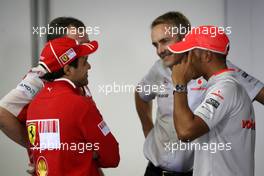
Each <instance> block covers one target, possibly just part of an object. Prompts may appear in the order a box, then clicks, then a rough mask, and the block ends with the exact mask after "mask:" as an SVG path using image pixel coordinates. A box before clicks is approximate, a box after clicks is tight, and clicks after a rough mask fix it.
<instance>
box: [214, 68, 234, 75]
mask: <svg viewBox="0 0 264 176" xmlns="http://www.w3.org/2000/svg"><path fill="white" fill-rule="evenodd" d="M230 71H236V69H234V68H226V69H223V70H220V71H218V72H216V73H214V74H213V76H217V75H220V74H222V73H225V72H230Z"/></svg>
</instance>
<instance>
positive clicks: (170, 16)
mask: <svg viewBox="0 0 264 176" xmlns="http://www.w3.org/2000/svg"><path fill="white" fill-rule="evenodd" d="M159 24H168V25H173V27H178V28H180V26H181V27H182V28H185V29H186V33H187V32H188V31H189V30H190V29H191V23H190V21H189V20H188V18H187V17H186V16H184V15H183V14H182V13H181V12H175V11H171V12H167V13H165V14H163V15H160V16H158V17H157V18H156V19H155V20H154V21H153V22H152V23H151V29H153V28H154V27H155V26H157V25H159ZM186 33H185V34H186ZM185 34H184V35H185ZM181 37H183V36H181Z"/></svg>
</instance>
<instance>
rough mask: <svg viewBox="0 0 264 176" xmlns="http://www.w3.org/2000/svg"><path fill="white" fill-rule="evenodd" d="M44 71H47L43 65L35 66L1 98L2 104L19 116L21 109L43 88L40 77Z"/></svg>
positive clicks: (0, 102) (0, 104)
mask: <svg viewBox="0 0 264 176" xmlns="http://www.w3.org/2000/svg"><path fill="white" fill-rule="evenodd" d="M44 73H46V71H45V70H44V68H42V67H41V66H37V67H35V68H33V69H32V70H31V71H30V72H29V73H28V74H27V75H26V76H25V77H24V79H23V80H22V81H21V82H20V83H19V84H18V85H17V87H16V88H15V89H13V90H11V91H10V92H9V93H8V94H6V95H5V96H4V97H3V98H2V99H1V100H0V106H1V107H3V108H5V109H6V110H8V111H9V112H10V113H12V114H13V115H14V116H16V117H17V116H18V114H19V113H20V112H21V110H22V109H23V108H24V107H25V106H26V105H27V104H28V103H29V102H30V101H31V100H32V99H33V97H34V96H35V95H36V94H37V93H38V92H39V90H40V89H42V87H43V82H42V80H41V79H40V78H39V77H40V76H42V75H43V74H44Z"/></svg>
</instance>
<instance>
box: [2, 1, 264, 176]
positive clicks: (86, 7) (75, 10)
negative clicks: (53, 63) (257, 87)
mask: <svg viewBox="0 0 264 176" xmlns="http://www.w3.org/2000/svg"><path fill="white" fill-rule="evenodd" d="M243 1H245V2H243V3H242V1H239V3H238V1H228V4H227V5H228V8H225V4H224V2H225V1H224V0H200V1H196V0H188V1H183V0H167V1H164V0H146V1H141V0H133V1H132V0H131V1H123V0H119V1H118V0H111V1H103V0H97V1H90V0H76V1H72V0H53V1H51V2H50V13H51V14H50V18H51V19H53V18H55V17H57V16H73V17H76V18H79V19H81V20H82V21H83V22H84V23H85V24H86V25H87V26H93V27H94V26H98V27H99V28H100V35H90V38H91V39H97V40H98V41H99V42H100V48H99V51H98V52H97V53H96V54H94V55H93V56H91V57H90V58H89V61H90V63H91V65H92V69H91V71H90V74H89V82H90V88H91V91H92V93H93V96H94V99H95V101H96V103H97V105H98V107H99V109H100V110H101V112H102V114H103V116H104V118H105V120H106V122H107V123H108V125H109V126H110V128H111V130H112V132H113V133H114V134H115V136H116V137H117V139H118V141H119V143H120V149H121V163H120V166H119V167H118V168H117V169H107V170H105V172H106V174H107V175H114V176H121V175H122V176H123V175H129V176H130V175H131V176H132V175H133V176H134V175H143V172H144V170H145V167H146V164H147V162H146V160H145V158H144V156H143V152H142V150H143V149H142V148H143V142H144V138H143V133H142V131H141V125H140V123H139V120H138V118H137V114H136V111H135V108H134V98H133V93H132V92H130V93H118V94H116V93H112V94H110V95H107V96H106V95H105V94H103V93H99V90H98V86H99V85H103V84H111V85H112V84H113V83H114V82H115V83H117V84H133V85H135V84H136V83H137V82H138V81H139V80H140V79H141V78H142V76H143V75H144V74H146V72H147V71H148V69H149V68H150V67H151V66H152V64H153V63H154V62H155V61H156V60H157V59H159V58H158V57H157V56H156V54H155V50H154V48H153V47H152V46H151V41H150V29H149V26H150V23H151V21H152V20H153V19H154V18H156V17H157V16H158V15H160V14H162V13H165V12H167V11H171V10H177V11H181V12H183V13H184V14H185V15H186V16H187V17H188V18H189V19H190V21H191V22H192V25H193V26H197V25H201V24H214V25H218V26H223V25H224V24H227V23H228V24H229V25H231V26H232V27H233V28H232V36H231V37H232V38H231V48H232V50H231V51H232V52H231V55H230V59H231V60H232V61H233V62H234V63H236V64H237V65H239V66H241V67H242V68H244V69H245V70H247V71H248V72H249V73H252V74H253V75H255V76H256V77H258V78H259V79H261V80H262V81H264V78H263V75H262V74H261V73H262V72H261V64H263V63H264V61H262V59H260V57H259V55H260V50H261V45H256V46H255V47H256V48H253V47H252V45H253V44H255V43H258V44H260V41H261V40H260V38H259V36H258V35H257V34H259V35H260V34H261V33H260V31H261V30H260V29H257V28H258V26H259V24H255V23H256V22H257V17H258V16H260V14H259V13H261V14H263V12H261V11H260V10H261V8H260V7H259V5H260V4H261V5H263V2H261V1H259V2H257V0H253V1H251V2H253V3H250V2H249V0H248V2H247V1H246V0H243ZM25 2H26V3H25ZM237 4H239V5H240V6H241V7H237ZM248 6H250V8H251V10H250V8H248ZM240 9H243V10H241V11H240ZM253 9H254V13H253ZM262 9H263V8H262ZM29 10H30V9H29V2H28V1H16V2H15V1H14V0H2V1H1V2H0V14H1V16H0V18H1V24H0V25H1V26H0V29H1V32H2V40H1V43H0V56H1V57H0V66H1V69H0V78H1V85H0V95H1V96H3V95H4V94H5V93H7V92H8V90H10V89H11V88H13V87H14V86H15V85H16V83H17V82H18V80H20V78H21V77H22V76H23V75H24V73H26V71H27V69H28V68H29V65H30V61H31V58H30V53H31V51H30V32H31V31H30V28H29V25H30V21H29V19H30V16H29ZM14 11H15V12H16V13H14ZM225 12H228V13H227V14H225ZM241 13H243V14H241ZM252 13H253V14H252ZM241 15H244V17H243V18H244V20H243V19H241ZM250 15H255V16H251V17H250ZM253 17H254V18H253ZM11 19H12V20H11ZM225 19H227V21H225ZM253 19H254V20H253ZM239 20H241V22H239ZM250 23H254V25H255V26H256V28H254V30H255V31H254V32H255V34H251V33H249V31H248V30H249V29H248V28H246V29H243V31H241V29H240V28H239V25H242V26H244V24H250ZM17 25H19V26H20V28H19V30H17V28H16V27H17ZM261 25H262V27H263V23H262V24H261ZM245 26H246V25H245ZM245 31H246V32H245ZM245 34H247V35H246V36H245ZM241 38H243V39H244V38H245V40H248V41H250V43H251V44H250V45H251V48H250V49H248V50H247V47H246V45H245V42H241V41H239V39H241ZM13 45H15V46H16V47H15V48H14V49H13V50H12V49H9V48H11V47H10V46H13ZM242 48H243V49H242ZM7 51H10V52H7ZM241 52H243V53H242V54H241ZM242 56H243V57H242ZM7 58H8V59H7ZM238 59H239V61H238ZM7 66H9V67H7ZM10 67H12V69H10ZM6 73H8V74H9V75H8V76H7V75H6ZM256 110H257V119H258V123H257V124H258V125H259V126H260V125H261V124H262V122H261V121H262V118H261V113H262V114H263V112H264V109H263V107H261V106H259V105H258V104H256ZM258 125H257V126H258ZM257 132H258V134H259V135H258V138H257V154H256V155H257V160H256V162H257V166H256V168H257V173H258V174H256V175H257V176H260V173H261V172H260V171H261V167H260V165H261V158H263V154H262V153H261V151H260V149H261V148H262V147H263V145H264V142H263V140H262V139H261V136H260V135H261V134H263V129H261V128H258V130H257ZM0 141H1V142H0V147H1V149H0V158H1V159H0V173H1V174H0V175H25V174H21V173H25V170H26V169H27V167H26V165H27V163H26V161H27V159H26V157H27V156H26V153H25V152H24V150H23V149H21V148H20V147H18V146H17V145H15V144H14V143H12V142H10V140H9V139H7V138H6V137H5V136H4V135H3V134H2V133H0ZM2 158H5V159H2ZM14 167H15V168H16V169H13V168H14Z"/></svg>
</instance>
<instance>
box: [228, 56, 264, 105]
mask: <svg viewBox="0 0 264 176" xmlns="http://www.w3.org/2000/svg"><path fill="white" fill-rule="evenodd" d="M226 64H227V66H228V68H233V69H235V70H236V79H237V80H238V81H239V82H240V84H241V85H242V86H243V87H244V88H245V89H246V91H247V93H248V95H249V97H250V99H251V101H253V100H254V98H255V97H256V96H257V94H258V93H259V92H260V90H261V89H262V88H263V87H264V84H263V83H262V82H260V81H259V80H258V79H256V78H254V77H253V76H251V75H249V74H247V73H246V72H245V71H243V70H241V69H240V68H239V67H237V66H235V65H234V64H232V63H231V62H230V61H228V60H227V62H226Z"/></svg>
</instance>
